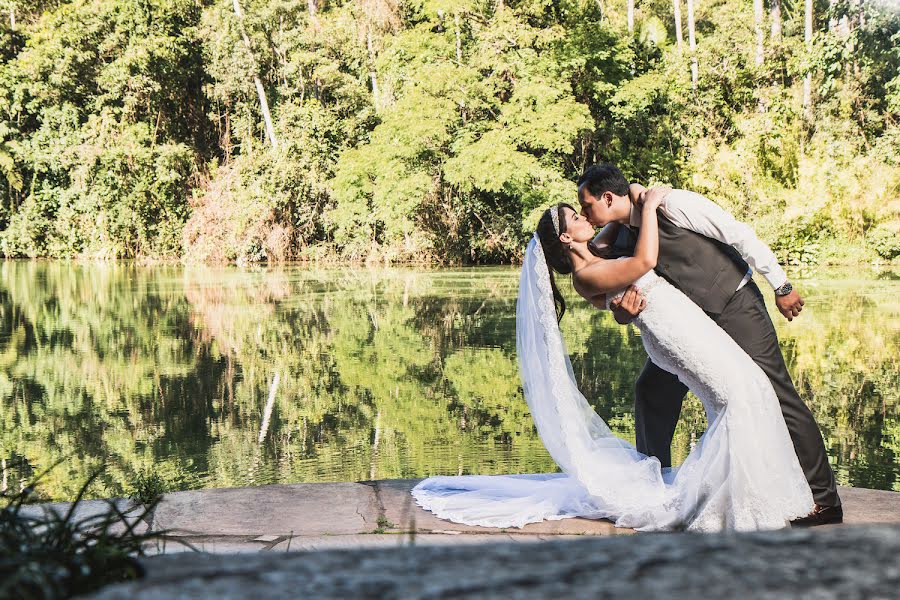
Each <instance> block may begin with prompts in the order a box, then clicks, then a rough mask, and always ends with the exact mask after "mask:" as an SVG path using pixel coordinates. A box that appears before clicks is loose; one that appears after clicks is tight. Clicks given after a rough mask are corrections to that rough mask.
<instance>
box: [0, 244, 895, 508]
mask: <svg viewBox="0 0 900 600" xmlns="http://www.w3.org/2000/svg"><path fill="white" fill-rule="evenodd" d="M798 275H800V276H799V277H798ZM793 279H794V281H795V284H796V285H797V287H798V288H799V290H800V291H801V292H802V293H803V294H804V296H805V298H806V308H805V309H804V311H803V313H802V315H801V317H800V318H799V319H797V320H795V321H794V322H792V323H788V322H787V321H785V320H784V319H783V318H781V317H780V315H776V316H777V318H776V319H775V322H776V326H777V328H778V333H779V336H780V338H781V343H782V348H783V350H784V353H785V356H786V359H787V361H788V365H789V368H790V370H791V373H792V375H793V376H794V379H795V382H796V384H797V387H798V389H799V390H800V392H801V394H802V396H803V398H804V399H805V400H806V401H807V402H808V404H809V405H810V406H811V407H812V409H813V412H814V413H815V415H816V418H817V419H818V422H819V424H820V426H821V428H822V431H823V435H824V437H825V440H826V445H827V447H828V452H829V456H830V459H831V462H832V465H833V466H834V467H835V470H836V472H837V474H838V479H839V482H840V483H841V484H843V485H851V486H860V487H869V488H878V489H887V490H898V491H900V465H898V460H900V402H898V387H900V363H898V350H900V273H898V272H896V271H894V272H891V271H881V272H877V271H874V270H870V269H869V268H867V267H861V268H857V269H853V270H826V269H820V270H816V271H812V272H809V273H800V274H798V273H794V277H793ZM517 285H518V270H517V269H516V268H512V267H506V268H461V269H435V270H429V269H422V268H416V269H376V270H372V269H327V270H323V269H312V268H309V267H306V266H286V267H278V268H269V269H250V270H240V269H237V268H206V267H181V266H138V265H134V264H127V263H99V264H98V263H88V264H79V263H67V262H38V261H32V262H19V261H7V262H3V263H0V458H2V459H3V461H4V462H3V465H2V466H3V469H2V477H3V481H2V484H3V485H4V486H8V487H9V488H11V489H16V488H18V487H19V486H21V485H22V484H23V482H25V481H27V480H28V479H29V478H31V477H33V476H34V475H35V474H36V473H38V472H40V471H43V470H44V469H45V468H47V467H49V466H51V465H52V464H54V463H55V462H56V461H59V460H61V461H62V462H61V464H59V465H58V466H56V467H55V468H54V469H52V470H51V471H50V473H49V474H48V475H47V476H46V477H45V478H44V480H43V482H42V483H41V485H40V488H39V490H40V492H41V493H42V494H43V495H44V496H45V497H47V498H51V499H58V500H62V499H71V498H72V497H73V496H74V495H75V494H76V493H77V490H78V488H79V487H80V485H81V484H82V483H83V482H84V480H85V479H86V478H87V477H88V474H89V473H90V472H92V471H93V470H94V469H96V468H98V467H100V466H101V465H105V466H106V468H105V470H104V472H103V474H102V476H101V477H100V478H99V480H98V481H97V482H96V483H95V484H94V486H93V487H92V488H91V491H90V494H89V495H90V496H94V497H102V496H119V495H123V494H127V493H128V492H129V491H130V489H131V487H132V485H133V482H134V481H135V478H136V477H137V476H138V475H139V474H142V473H151V472H152V473H156V474H158V475H160V476H161V477H162V478H163V479H164V480H165V482H166V484H167V486H168V487H169V488H170V489H173V490H175V489H192V488H205V487H223V486H246V485H260V484H266V483H294V482H314V481H358V480H367V479H384V478H396V477H421V476H426V475H432V474H466V473H480V474H495V473H526V472H542V471H553V470H555V465H554V463H553V462H552V460H551V459H550V457H549V455H548V454H547V453H546V451H545V450H544V449H543V447H542V445H541V443H540V440H539V439H538V436H537V434H536V432H535V429H534V426H533V424H532V422H531V418H530V416H529V414H528V408H527V406H526V404H525V401H524V399H523V397H522V393H521V389H520V384H519V376H518V372H517V365H516V357H515V314H514V313H515V297H516V288H517ZM564 294H565V295H566V297H567V298H568V299H569V303H570V312H569V313H568V314H567V315H566V317H565V319H564V320H563V330H564V335H565V339H566V342H567V344H568V348H569V351H570V353H571V354H572V361H573V366H574V370H575V374H576V376H577V378H578V381H579V384H580V386H581V389H582V391H583V392H584V394H585V396H586V397H587V398H588V399H589V401H591V402H592V403H593V405H594V407H595V408H596V409H597V411H598V412H599V413H600V415H601V416H602V417H603V418H604V419H606V420H607V422H608V423H609V424H610V426H611V427H612V428H613V429H614V430H615V431H616V432H617V433H619V434H620V435H621V436H622V437H624V438H626V439H629V440H631V441H633V440H634V419H633V415H632V385H633V382H634V379H635V378H636V376H637V374H638V372H639V371H640V368H641V366H642V364H643V361H644V359H645V354H644V351H643V348H642V346H641V342H640V338H639V337H638V335H637V334H636V330H635V329H634V328H633V327H621V326H619V325H617V324H616V323H615V322H614V321H613V320H612V318H611V316H610V315H609V314H608V313H602V312H599V311H596V310H594V309H591V308H590V307H587V306H586V305H585V304H584V303H583V301H581V300H580V299H579V298H577V296H575V295H574V293H573V292H572V291H571V288H564ZM767 296H768V298H767V299H768V300H771V294H767ZM770 308H772V307H771V306H770ZM773 314H774V313H773ZM705 425H706V423H705V417H704V415H703V411H702V409H701V407H700V405H699V402H697V401H696V400H691V401H689V402H686V403H685V410H684V412H683V414H682V420H681V423H680V425H679V428H678V431H677V434H676V439H675V443H674V455H675V457H676V461H677V460H681V459H683V457H684V456H685V455H686V453H687V452H688V450H689V448H690V445H691V443H692V441H694V440H696V439H697V437H698V436H699V435H700V434H702V432H703V429H704V427H705Z"/></svg>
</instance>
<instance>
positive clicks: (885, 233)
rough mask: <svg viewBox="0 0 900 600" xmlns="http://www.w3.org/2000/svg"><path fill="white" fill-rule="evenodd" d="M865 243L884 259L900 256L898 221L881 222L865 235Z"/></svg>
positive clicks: (899, 228) (899, 224) (899, 225)
mask: <svg viewBox="0 0 900 600" xmlns="http://www.w3.org/2000/svg"><path fill="white" fill-rule="evenodd" d="M866 243H867V244H868V245H869V246H870V247H871V248H872V250H874V251H875V253H876V254H877V255H878V256H880V257H881V258H883V259H885V260H893V259H894V258H897V257H898V256H900V223H898V222H893V223H883V224H881V225H879V226H878V227H875V228H873V229H872V230H871V231H869V233H868V234H867V235H866Z"/></svg>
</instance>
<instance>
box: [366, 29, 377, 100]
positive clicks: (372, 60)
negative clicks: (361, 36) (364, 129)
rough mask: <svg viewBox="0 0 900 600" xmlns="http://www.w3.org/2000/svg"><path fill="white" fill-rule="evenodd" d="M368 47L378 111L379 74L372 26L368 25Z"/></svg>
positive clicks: (370, 73)
mask: <svg viewBox="0 0 900 600" xmlns="http://www.w3.org/2000/svg"><path fill="white" fill-rule="evenodd" d="M366 48H367V49H368V51H369V79H370V80H371V81H372V105H373V106H374V107H375V112H376V113H378V108H379V104H378V74H377V73H376V72H375V45H374V44H373V43H372V26H371V25H366Z"/></svg>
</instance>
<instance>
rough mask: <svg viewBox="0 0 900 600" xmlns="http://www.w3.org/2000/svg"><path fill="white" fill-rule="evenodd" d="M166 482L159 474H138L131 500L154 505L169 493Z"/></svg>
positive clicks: (148, 472)
mask: <svg viewBox="0 0 900 600" xmlns="http://www.w3.org/2000/svg"><path fill="white" fill-rule="evenodd" d="M167 488H168V486H167V484H166V482H165V480H164V479H163V478H162V477H161V476H160V474H159V473H155V472H151V471H144V472H141V473H138V474H137V477H135V478H134V483H133V484H132V488H131V495H130V497H131V499H132V500H134V501H135V502H140V503H141V504H147V505H149V504H153V503H155V502H158V501H159V499H160V498H161V497H162V495H163V494H165V493H166V492H167V491H168V489H167Z"/></svg>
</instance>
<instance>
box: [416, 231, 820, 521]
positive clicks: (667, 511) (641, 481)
mask: <svg viewBox="0 0 900 600" xmlns="http://www.w3.org/2000/svg"><path fill="white" fill-rule="evenodd" d="M637 285H638V286H639V287H640V288H641V290H642V291H643V293H644V295H645V298H646V300H647V306H646V308H645V309H644V311H643V312H641V314H640V315H639V316H638V317H637V318H636V319H635V320H634V323H635V324H636V325H637V326H638V328H639V329H640V330H641V336H642V340H643V342H644V347H645V348H646V350H647V354H648V355H649V356H650V358H651V359H652V360H653V362H654V363H656V364H657V365H658V366H660V367H662V368H663V369H665V370H667V371H669V372H671V373H674V374H676V375H677V376H678V378H679V379H680V380H681V381H682V382H683V383H684V384H685V385H687V386H688V387H689V388H690V389H691V391H692V392H694V394H696V395H697V397H698V398H700V400H701V402H702V403H703V406H704V408H705V409H706V415H707V418H708V421H709V427H708V428H707V430H706V433H704V435H703V436H702V437H701V438H700V440H699V442H698V443H697V444H696V446H695V447H694V449H693V450H692V451H691V452H690V454H689V455H688V457H687V459H686V460H685V461H684V463H683V464H682V465H681V466H679V467H676V468H672V469H662V468H660V464H659V461H658V460H657V459H656V458H655V457H647V456H645V455H643V454H641V453H640V452H638V451H637V450H636V449H635V448H634V447H633V446H632V445H631V444H629V443H627V442H625V441H624V440H621V439H620V438H618V437H616V436H615V435H614V434H613V433H612V432H611V431H610V429H609V427H608V426H607V425H606V423H604V422H603V420H602V419H601V418H600V417H599V416H598V415H597V413H596V412H595V411H594V410H593V409H592V408H591V407H590V405H589V404H588V402H587V401H586V400H585V398H584V396H582V394H581V393H580V392H579V391H578V388H577V386H576V383H575V377H574V375H573V373H572V365H571V363H570V362H569V357H568V354H567V353H566V350H565V345H564V343H563V340H562V336H561V334H560V331H559V326H558V324H557V321H556V311H555V307H554V305H553V297H552V293H551V289H550V278H549V274H548V272H547V265H546V263H545V261H544V256H543V250H542V248H541V245H540V242H539V241H538V239H537V237H535V238H534V239H533V240H532V241H531V243H529V245H528V249H527V250H526V259H525V264H524V266H523V269H522V276H521V281H520V286H519V299H518V303H517V306H516V342H517V343H516V346H517V352H518V355H519V363H520V365H519V366H520V370H521V375H522V383H523V389H524V391H525V398H526V400H527V402H528V405H529V408H530V409H531V414H532V417H533V418H534V422H535V425H536V427H537V430H538V433H539V434H540V436H541V441H542V442H543V443H544V445H545V446H546V448H547V450H548V451H549V452H550V455H551V456H552V457H553V459H554V460H555V461H556V463H557V464H558V465H559V466H560V468H561V469H562V471H563V472H562V473H553V474H538V475H493V476H489V475H470V476H450V477H431V478H428V479H426V480H425V481H423V482H421V483H420V484H419V485H417V486H416V487H415V488H414V489H413V490H412V494H413V496H414V497H415V499H416V501H417V503H418V504H419V505H420V506H422V507H423V508H425V509H427V510H430V511H432V512H433V513H435V514H436V515H437V516H439V517H441V518H444V519H448V520H451V521H455V522H459V523H466V524H470V525H482V526H490V527H521V526H523V525H525V524H527V523H533V522H536V521H542V520H545V519H564V518H568V517H576V516H581V517H588V518H607V519H610V520H612V521H613V522H614V523H615V524H616V525H617V526H620V527H633V528H635V529H639V530H651V531H652V530H663V531H664V530H682V529H687V530H692V531H718V530H722V529H733V530H756V529H776V528H780V527H784V526H786V525H787V524H788V521H790V520H791V519H794V518H797V517H801V516H805V515H806V514H808V513H809V511H810V509H811V508H812V506H813V498H812V494H811V492H810V489H809V485H808V484H807V482H806V478H805V477H804V475H803V471H802V470H801V468H800V464H799V462H798V461H797V456H796V454H795V452H794V447H793V444H792V443H791V439H790V436H789V434H788V431H787V426H786V425H785V423H784V418H783V417H782V415H781V409H780V407H779V404H778V399H777V398H776V396H775V392H774V390H773V389H772V385H771V384H770V382H769V380H768V378H767V377H766V375H765V374H764V373H763V372H762V370H761V369H760V368H759V367H758V366H757V365H756V363H754V362H753V360H752V359H751V358H750V357H749V356H748V355H747V354H746V353H745V352H744V351H743V350H742V349H741V348H740V347H739V346H738V345H737V344H736V343H735V342H734V340H732V339H731V338H730V337H729V336H728V334H726V333H725V332H724V331H723V330H722V329H721V328H719V326H718V325H716V324H715V323H714V322H713V321H712V320H711V319H710V318H709V317H708V316H707V315H706V314H705V313H704V312H703V311H702V310H701V309H700V308H699V307H698V306H697V305H696V304H694V303H693V302H692V301H691V300H690V299H689V298H688V297H687V296H685V295H684V294H682V293H681V292H680V291H679V290H677V289H676V288H675V287H673V286H672V285H671V284H669V283H668V282H667V281H665V280H664V279H662V278H661V277H659V276H658V275H656V273H654V272H653V271H650V272H649V273H647V274H646V275H644V276H643V277H641V278H640V280H638V282H637ZM620 294H621V292H620ZM612 297H615V295H612V296H611V298H612ZM611 298H610V299H611Z"/></svg>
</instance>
